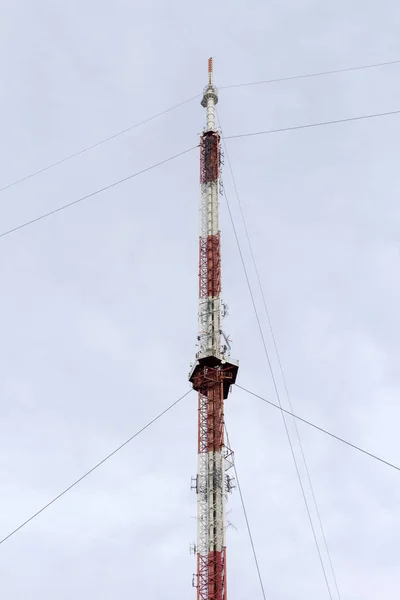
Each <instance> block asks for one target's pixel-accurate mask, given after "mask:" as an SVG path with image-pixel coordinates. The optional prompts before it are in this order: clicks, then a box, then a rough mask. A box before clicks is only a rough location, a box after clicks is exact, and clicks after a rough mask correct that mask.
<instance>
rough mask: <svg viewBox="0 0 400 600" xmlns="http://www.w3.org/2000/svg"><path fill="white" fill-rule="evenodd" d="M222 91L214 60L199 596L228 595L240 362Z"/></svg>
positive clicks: (202, 360) (203, 185)
mask: <svg viewBox="0 0 400 600" xmlns="http://www.w3.org/2000/svg"><path fill="white" fill-rule="evenodd" d="M217 102H218V90H217V88H216V87H215V86H214V82H213V62H212V58H210V59H209V61H208V85H207V86H206V88H205V89H204V94H203V99H202V101H201V104H202V106H203V107H204V108H205V109H206V127H205V129H204V131H203V133H202V135H201V138H200V245H199V310H198V326H199V329H198V352H197V354H196V360H195V363H194V365H193V368H192V370H191V373H190V375H189V380H190V382H191V383H192V384H193V389H195V390H196V391H197V392H198V471H197V476H196V486H195V487H196V493H197V546H196V554H197V575H196V577H195V580H194V581H195V584H194V585H195V587H196V588H197V600H227V585H226V581H227V577H226V541H225V529H226V525H225V500H226V495H227V493H228V492H229V491H231V488H232V480H231V478H230V477H229V475H227V473H226V471H227V470H228V469H229V467H230V466H232V462H230V461H229V457H230V455H231V454H232V453H231V452H230V451H229V450H228V449H227V448H226V447H225V442H224V400H225V399H226V398H227V396H228V392H229V389H230V386H231V385H232V384H233V383H235V380H236V375H237V371H238V363H237V362H235V361H231V359H230V358H229V356H228V355H227V346H229V344H228V343H224V340H225V341H226V340H227V338H226V336H224V334H223V332H222V309H223V305H222V296H221V294H222V285H221V283H222V282H221V234H220V226H219V207H220V193H221V181H220V169H221V148H220V133H219V131H218V129H217V127H216V122H215V106H216V104H217Z"/></svg>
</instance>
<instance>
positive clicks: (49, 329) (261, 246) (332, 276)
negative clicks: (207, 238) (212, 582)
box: [0, 0, 400, 600]
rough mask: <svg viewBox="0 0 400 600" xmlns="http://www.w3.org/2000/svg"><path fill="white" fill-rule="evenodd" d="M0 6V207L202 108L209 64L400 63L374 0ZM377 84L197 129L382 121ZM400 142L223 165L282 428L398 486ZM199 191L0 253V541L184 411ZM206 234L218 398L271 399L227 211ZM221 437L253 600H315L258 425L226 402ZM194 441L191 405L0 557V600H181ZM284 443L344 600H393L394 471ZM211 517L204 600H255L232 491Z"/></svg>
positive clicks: (162, 174)
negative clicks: (211, 566)
mask: <svg viewBox="0 0 400 600" xmlns="http://www.w3.org/2000/svg"><path fill="white" fill-rule="evenodd" d="M328 5H329V7H328ZM0 6H1V14H0V69H1V79H2V81H1V86H0V107H1V115H2V119H1V121H2V126H1V141H0V152H1V156H0V160H1V169H0V187H3V186H5V185H7V184H8V183H10V182H12V181H13V180H15V179H19V178H20V177H23V176H24V175H26V174H28V173H30V172H32V171H35V170H37V169H40V168H42V167H43V166H45V165H47V164H49V163H51V162H54V161H56V160H59V159H61V158H63V157H65V156H68V155H69V154H71V153H73V152H76V151H77V150H80V149H81V148H83V147H85V146H88V145H90V144H92V143H94V142H96V141H98V140H100V139H102V138H104V137H106V136H108V135H111V134H113V133H114V132H116V131H119V130H121V129H124V128H126V127H129V126H131V125H133V124H135V123H136V122H138V121H141V120H143V119H145V118H147V117H151V116H152V115H153V114H155V113H157V112H159V111H162V110H164V109H166V108H168V107H170V106H172V105H174V104H176V103H179V102H181V101H184V100H186V99H188V98H190V97H191V96H193V95H195V94H197V93H201V91H202V88H203V86H204V85H205V83H206V66H207V58H208V57H209V56H211V55H212V56H214V60H215V79H216V82H217V84H218V85H220V86H224V85H230V84H236V83H243V82H248V81H255V80H263V79H269V78H275V77H285V76H290V75H297V74H303V73H309V72H313V71H319V70H329V69H338V68H345V67H351V66H355V65H359V64H368V63H374V62H381V61H387V60H394V59H400V38H399V27H400V6H399V3H398V2H397V1H396V0H381V1H380V2H378V1H377V0H375V1H373V2H372V1H368V0H358V1H356V0H337V1H336V2H335V3H328V2H325V3H323V2H322V3H321V2H320V1H317V0H303V1H299V0H286V2H279V1H278V0H270V1H269V2H263V1H261V0H258V1H256V0H248V2H244V1H242V2H238V1H235V0H233V1H232V0H231V1H229V2H228V1H226V0H222V1H220V2H210V1H209V0H205V1H204V2H202V3H188V2H183V1H182V0H179V1H178V0H176V1H174V0H173V1H172V2H162V1H161V0H154V1H153V2H140V3H139V2H137V3H136V2H132V0H113V1H112V0H96V1H95V0H69V1H68V2H62V1H61V0H35V1H34V2H33V1H32V0H1V2H0ZM399 76H400V67H399V66H390V67H384V68H380V69H374V70H365V71H359V72H356V73H355V72H353V73H347V74H341V75H333V76H329V77H319V78H315V79H306V80H297V81H292V82H287V83H279V84H273V85H264V86H256V87H247V88H241V89H232V90H221V93H220V103H219V114H220V118H221V123H222V127H223V131H224V134H225V135H234V134H236V133H245V132H251V131H257V130H263V129H270V128H278V127H287V126H292V125H299V124H303V123H310V122H318V121H323V120H331V119H340V118H345V117H349V116H355V115H362V114H368V113H372V112H384V111H390V110H398V109H399V108H400V84H399ZM203 112H204V111H203V109H202V108H201V106H200V104H199V102H198V101H193V102H190V103H188V104H186V105H185V106H184V107H182V108H179V109H177V110H174V111H172V112H170V113H168V115H166V116H164V117H161V118H159V119H157V120H154V121H152V122H151V123H149V124H147V125H144V126H142V127H140V128H137V129H135V130H133V131H131V132H130V133H128V134H126V135H124V136H122V137H119V138H117V139H115V140H113V141H111V142H109V143H107V144H105V145H103V146H101V147H98V148H96V149H95V150H93V151H91V152H89V153H87V154H84V155H82V156H80V157H78V158H76V159H74V160H71V161H69V162H67V163H64V164H63V165H61V166H59V167H57V168H54V169H52V170H50V171H48V172H46V173H43V174H41V175H39V176H37V177H35V178H32V179H30V180H28V181H26V182H24V183H21V184H19V185H16V186H15V187H13V188H11V189H9V190H7V191H4V192H2V193H1V195H0V221H1V227H0V229H1V231H4V230H7V229H9V228H12V227H14V226H16V225H18V224H19V223H21V222H22V221H25V220H29V219H32V218H34V217H36V216H38V215H40V214H41V213H43V212H47V211H49V210H52V209H53V208H56V207H58V206H60V205H62V204H64V203H67V202H70V201H72V200H75V199H76V198H79V197H80V196H83V195H85V194H87V193H90V192H92V191H94V190H96V189H98V188H100V187H103V186H105V185H107V184H109V183H111V182H113V181H114V180H117V179H120V178H123V177H125V176H127V175H130V174H131V173H133V172H135V171H138V170H140V169H143V168H146V167H148V166H150V165H151V164H153V163H155V162H158V161H160V160H163V159H165V158H167V157H169V156H172V155H174V154H175V153H178V152H181V151H183V150H186V149H187V148H190V147H191V146H194V145H195V144H197V142H198V134H199V132H201V130H202V127H203V123H204V114H203ZM399 136H400V119H399V117H397V116H394V117H387V118H381V119H376V120H369V121H362V122H357V123H347V124H342V125H336V126H332V127H321V128H318V129H312V130H303V131H292V132H288V133H284V134H277V135H274V136H260V137H256V138H244V139H235V140H231V141H230V142H229V145H228V149H229V153H230V157H231V160H232V165H233V169H234V172H235V176H236V179H237V184H238V189H239V193H240V197H241V201H242V204H243V208H244V212H245V215H246V218H247V223H248V228H249V232H250V236H251V239H252V242H253V245H254V251H255V255H256V258H257V261H258V267H259V270H260V275H261V279H262V283H263V285H264V288H265V293H266V296H267V299H268V304H269V308H270V312H271V318H272V323H273V326H274V329H275V334H276V338H277V342H278V346H279V349H280V352H281V359H282V363H283V368H284V371H285V374H286V378H287V383H288V386H289V389H290V392H291V397H292V402H293V407H294V409H295V411H296V412H297V413H299V414H301V415H303V416H304V417H305V418H308V419H311V420H314V421H315V422H317V423H318V424H320V425H321V426H323V427H326V428H327V429H330V430H331V431H334V432H335V433H337V434H339V435H342V436H344V437H346V438H349V439H350V440H351V441H353V442H354V443H357V444H360V445H362V446H363V447H366V448H368V449H369V450H370V451H372V452H376V453H377V454H379V455H381V456H383V457H384V458H387V459H388V460H391V461H393V462H397V464H399V463H400V447H399V437H398V423H399V419H400V405H399V401H398V397H399V389H400V367H399V355H400V342H399V339H400V322H399V317H398V314H399V305H400V254H399V230H400V209H399V206H400V205H399V199H398V189H399V186H398V170H399V166H398V165H399V162H400V151H399ZM198 181H199V167H198V155H197V151H194V152H192V153H191V154H188V155H186V156H184V157H181V158H179V159H177V160H175V161H173V162H171V163H169V164H166V165H164V166H162V167H159V168H157V169H156V170H153V171H150V172H148V173H146V174H144V175H142V176H140V177H138V178H136V179H133V180H132V181H130V182H127V183H125V184H122V185H120V186H118V187H116V188H114V189H112V190H110V191H108V192H105V193H103V194H100V195H97V196H95V197H93V198H91V199H89V200H87V201H86V202H84V203H82V204H79V205H77V206H75V207H73V208H71V209H69V210H66V211H64V212H61V213H58V214H57V215H55V216H53V217H51V218H48V219H47V220H45V221H41V222H40V223H37V224H35V225H32V226H31V227H28V228H26V229H23V230H21V231H18V232H16V233H15V234H13V235H10V236H9V237H5V238H3V239H0V278H1V290H2V293H1V301H0V307H1V334H0V340H1V341H0V364H1V377H0V398H1V403H0V414H1V418H0V478H1V479H0V480H1V496H0V537H3V536H4V535H6V534H7V533H8V532H9V531H10V530H11V529H13V528H14V527H16V526H18V525H19V523H20V522H21V521H23V520H25V519H26V518H27V517H29V516H30V515H31V514H32V512H34V511H36V510H38V509H39V508H40V507H41V506H42V505H43V504H45V503H46V502H48V501H49V500H50V499H51V498H52V497H53V496H54V495H56V494H58V493H59V492H60V491H61V490H62V489H63V488H64V487H66V486H67V485H69V484H70V483H71V482H72V481H73V480H74V479H76V478H78V477H79V476H80V475H81V474H82V473H83V472H85V471H86V470H88V469H89V468H91V467H92V465H93V464H94V463H95V462H97V461H98V460H100V459H101V458H102V457H103V456H104V455H106V454H107V453H108V452H110V451H111V450H112V449H113V448H114V447H116V446H118V445H119V444H120V443H121V442H123V441H124V440H125V439H126V438H127V437H129V436H130V435H132V434H133V433H134V432H135V431H136V430H137V429H139V428H140V427H141V426H143V425H144V424H145V423H146V422H147V421H149V420H150V419H151V418H153V417H154V416H155V415H156V414H157V413H158V412H160V411H161V410H163V409H164V408H165V407H166V406H167V405H168V404H170V403H171V402H172V401H174V400H175V399H176V398H177V397H179V396H180V395H181V394H183V393H184V392H185V391H186V390H187V389H188V388H189V384H188V382H187V373H188V370H189V365H190V362H191V360H192V358H193V356H194V353H195V351H196V348H195V342H196V334H197V251H198V203H199V190H198ZM224 181H225V188H226V190H227V194H228V199H229V202H230V203H231V205H232V211H233V214H234V218H235V222H236V225H237V228H238V234H239V238H240V242H241V244H242V245H243V251H244V256H245V260H246V262H247V263H248V269H249V275H250V279H251V283H252V285H253V286H254V289H255V293H256V300H257V303H258V305H259V308H260V314H261V315H262V323H263V326H265V331H266V336H267V343H268V347H269V349H271V351H272V347H271V339H270V336H269V334H268V330H267V328H266V320H265V316H264V314H263V313H262V306H261V304H260V302H259V301H260V296H259V294H258V293H257V288H256V280H255V277H254V271H253V269H252V267H251V263H250V257H249V252H248V249H247V247H246V239H245V234H244V229H243V225H242V224H241V222H240V214H239V211H238V208H237V201H236V198H235V195H234V193H233V189H232V182H231V179H230V175H229V171H228V169H227V168H226V169H225V175H224ZM222 229H223V277H224V280H223V285H224V298H225V301H226V302H227V303H228V304H229V307H230V316H229V318H228V319H227V321H226V324H225V328H226V330H227V333H229V334H230V336H231V339H232V340H233V343H232V346H233V350H232V355H233V356H234V357H235V358H238V359H239V360H240V364H241V369H240V379H239V381H240V383H241V384H242V385H244V386H246V387H248V388H249V389H251V390H253V391H255V392H257V393H260V394H262V395H264V396H266V397H268V398H270V399H271V400H275V397H274V391H273V387H272V384H271V378H270V375H269V373H268V369H267V364H266V360H265V355H264V353H263V348H262V345H261V341H260V336H259V332H258V330H257V324H256V320H255V316H254V312H253V309H252V305H251V302H250V298H249V294H248V291H247V288H246V282H245V278H244V275H243V270H242V266H241V264H240V261H239V255H238V251H237V247H236V245H235V244H236V243H235V239H234V236H233V232H232V227H231V224H230V222H229V219H228V215H227V211H226V206H225V204H222ZM273 365H274V368H276V360H274V362H273ZM277 378H278V385H279V388H280V390H282V381H281V378H280V377H279V375H278V374H277ZM282 398H283V399H284V396H282ZM226 413H227V425H228V429H229V431H230V436H231V442H232V445H233V447H234V450H235V451H236V463H237V468H238V473H239V477H240V479H241V484H242V488H243V494H244V497H245V501H246V504H247V509H248V515H249V519H250V523H251V525H252V527H253V534H254V542H255V545H256V548H257V552H258V555H259V561H260V567H261V571H262V575H263V578H264V583H265V587H266V592H267V597H268V599H270V600H289V599H292V598H293V599H294V598H296V599H304V600H305V599H307V600H322V599H325V598H329V596H328V592H327V589H326V586H325V583H324V579H323V576H322V571H321V566H320V564H319V560H318V555H317V552H316V548H315V544H314V540H313V537H312V533H311V530H310V526H309V522H308V520H307V514H306V511H305V507H304V503H303V499H302V497H301V492H300V488H299V484H298V481H297V479H296V473H295V469H294V466H293V461H292V457H291V455H290V450H289V447H288V443H287V439H286V437H285V432H284V428H283V425H282V419H281V416H280V415H279V413H277V411H275V410H274V409H272V408H270V407H268V406H267V405H264V404H263V403H262V402H260V401H258V400H256V399H255V398H251V397H249V396H247V395H246V394H245V393H244V392H241V391H240V390H238V389H235V390H233V393H232V395H231V396H230V398H229V401H228V404H227V407H226ZM196 419H197V413H196V396H195V394H191V395H189V397H188V398H186V399H185V401H184V402H183V403H182V404H181V405H180V406H178V407H176V408H175V409H174V410H173V412H171V413H170V414H168V415H166V416H165V417H164V418H163V419H162V420H160V421H159V422H158V423H157V424H155V425H154V426H153V427H152V428H151V429H149V430H148V431H147V432H145V433H143V434H142V435H141V436H140V437H139V438H137V439H136V440H135V441H133V442H132V444H131V445H130V446H129V447H127V448H125V449H124V450H122V451H121V452H120V453H119V454H118V455H116V456H115V457H113V458H112V459H111V460H110V461H109V462H108V463H107V464H106V465H104V466H102V467H101V468H100V469H99V470H98V471H96V472H95V473H94V474H93V475H91V476H90V477H89V478H88V479H86V480H85V481H84V482H82V483H81V484H80V485H79V486H77V487H76V488H75V489H74V490H73V491H71V492H70V493H69V494H67V495H66V496H65V497H63V498H62V499H61V500H60V501H59V502H57V503H56V504H55V505H53V506H52V507H51V508H49V509H48V510H47V511H46V512H45V513H43V514H42V515H41V516H39V517H38V518H37V519H36V520H35V521H34V522H32V523H30V524H29V525H28V526H26V527H25V528H24V529H23V530H21V531H20V532H18V534H16V535H15V536H13V537H12V538H11V539H9V540H8V541H7V542H6V543H4V544H3V545H2V546H1V548H0V595H1V597H2V598H4V600H27V599H29V600H39V599H40V600H50V599H51V600H53V599H54V598H56V599H57V600H71V599H72V598H73V599H74V600H86V599H87V598H88V597H89V598H96V600H111V599H112V600H114V599H115V598H120V599H125V598H126V599H128V598H136V597H137V598H139V597H141V598H146V599H147V600H153V599H154V600H156V599H158V598H160V597H161V598H163V600H186V599H187V598H193V599H194V598H195V590H193V589H191V580H192V573H194V572H195V569H196V566H195V559H194V558H193V557H192V556H190V554H189V545H190V544H191V543H192V542H194V541H195V538H196V523H195V519H194V516H195V514H196V497H195V494H194V493H193V492H191V491H190V478H191V476H192V475H195V473H196V466H197V457H196V451H197V448H196V427H197V421H196ZM300 433H301V436H302V440H303V444H304V448H305V452H306V455H307V457H308V460H309V469H310V472H311V477H312V481H313V484H314V488H315V493H316V496H317V500H318V502H319V505H320V512H321V516H322V520H323V524H324V527H325V531H326V536H327V540H328V544H329V547H330V550H331V556H332V561H333V565H334V568H335V572H336V577H337V580H338V584H339V587H340V590H341V596H342V600H378V599H379V600H381V599H382V598H384V599H385V600H395V599H396V600H397V599H398V596H399V586H400V571H399V564H398V563H399V543H400V516H399V510H398V507H399V502H400V478H399V475H398V473H396V472H395V471H393V470H391V469H389V468H387V467H385V466H383V465H381V464H378V463H376V462H374V461H372V460H371V459H368V458H367V457H365V456H362V455H360V454H357V453H356V452H355V451H353V450H351V449H350V448H347V447H345V446H342V445H340V444H339V443H338V442H335V441H333V440H331V439H329V438H326V437H325V436H323V435H322V434H320V433H318V432H316V431H313V430H310V429H309V428H307V427H306V426H305V425H301V426H300ZM297 451H298V448H297V446H296V452H297ZM307 493H309V492H308V488H307ZM229 510H230V511H231V512H230V514H229V517H228V518H229V521H230V522H231V523H232V524H233V525H234V527H235V528H236V529H237V530H236V529H235V528H234V527H230V528H229V530H228V546H229V549H228V553H229V554H228V565H229V573H228V581H229V598H230V600H242V599H244V598H252V599H254V600H256V599H261V598H262V596H261V592H260V587H259V582H258V580H257V573H256V570H255V567H254V562H253V557H252V553H251V547H250V544H249V540H248V536H247V531H246V527H245V523H244V519H243V515H242V510H241V505H240V500H239V495H238V493H237V492H236V493H234V495H233V496H232V498H231V499H230V502H229ZM313 516H314V517H315V515H314V513H313ZM318 535H319V536H320V534H319V533H318ZM324 560H325V561H326V556H325V555H324ZM330 582H331V585H332V594H333V597H334V598H336V596H335V591H334V587H333V584H332V580H331V576H330Z"/></svg>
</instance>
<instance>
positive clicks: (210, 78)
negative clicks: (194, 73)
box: [208, 57, 213, 85]
mask: <svg viewBox="0 0 400 600" xmlns="http://www.w3.org/2000/svg"><path fill="white" fill-rule="evenodd" d="M212 84H213V59H212V57H211V58H209V59H208V85H212Z"/></svg>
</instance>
